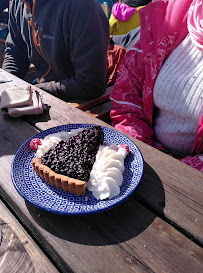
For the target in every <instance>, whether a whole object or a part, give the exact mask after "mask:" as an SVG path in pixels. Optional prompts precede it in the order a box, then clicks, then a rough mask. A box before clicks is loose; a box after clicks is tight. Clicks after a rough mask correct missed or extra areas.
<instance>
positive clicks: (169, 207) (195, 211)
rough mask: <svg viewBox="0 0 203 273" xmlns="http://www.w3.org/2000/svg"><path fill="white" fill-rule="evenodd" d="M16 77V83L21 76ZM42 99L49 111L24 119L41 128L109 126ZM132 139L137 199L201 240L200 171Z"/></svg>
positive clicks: (57, 101)
mask: <svg viewBox="0 0 203 273" xmlns="http://www.w3.org/2000/svg"><path fill="white" fill-rule="evenodd" d="M0 71H1V70H0ZM11 77H14V76H12V75H11ZM14 78H15V77H14ZM17 80H18V83H19V82H20V79H17ZM23 83H24V82H23ZM12 84H13V83H7V84H2V85H1V86H0V92H1V90H2V89H3V86H11V85H12ZM44 102H45V103H46V104H48V105H49V106H50V109H49V111H47V112H46V113H44V114H43V115H42V116H33V117H28V118H25V120H27V121H28V122H29V123H30V124H33V125H35V126H36V127H37V128H39V129H40V130H45V129H47V128H50V127H53V126H57V125H61V124H67V123H87V122H88V123H93V124H95V123H96V124H100V125H103V126H108V125H107V124H106V123H104V122H102V121H100V120H99V119H94V118H93V117H91V116H90V115H88V116H87V115H86V116H85V115H84V112H83V111H80V110H79V109H75V108H74V107H71V106H70V105H68V104H67V103H66V102H63V101H61V100H59V99H57V98H54V99H53V97H52V96H51V95H49V94H48V93H46V92H44ZM59 105H60V107H59ZM130 138H131V137H130ZM131 139H132V140H133V141H134V142H135V144H136V145H137V146H138V147H139V149H140V150H141V152H142V154H143V157H144V160H145V162H146V164H145V176H144V179H143V182H142V183H141V184H140V188H139V189H138V190H137V191H136V193H135V196H136V198H137V200H139V201H142V202H144V203H145V204H146V205H148V206H149V207H151V208H153V209H155V211H156V212H157V213H158V214H159V215H163V216H164V217H166V218H167V219H168V220H169V221H172V222H173V223H174V224H175V225H177V226H178V227H179V228H181V229H183V230H185V232H186V233H187V234H189V235H190V236H192V237H194V238H196V239H197V240H198V241H199V242H201V243H202V241H203V239H202V227H201V225H200V223H201V221H202V200H201V196H202V187H201V184H202V181H203V174H201V173H200V172H198V171H196V170H194V169H193V168H191V167H189V166H187V165H186V164H183V163H181V162H179V161H178V160H176V159H174V158H171V157H170V156H168V155H166V154H164V153H162V152H160V151H158V150H156V149H154V148H152V147H149V146H148V145H145V144H143V143H142V142H140V141H138V140H135V139H133V138H131ZM146 166H147V167H146ZM177 208H178V209H177Z"/></svg>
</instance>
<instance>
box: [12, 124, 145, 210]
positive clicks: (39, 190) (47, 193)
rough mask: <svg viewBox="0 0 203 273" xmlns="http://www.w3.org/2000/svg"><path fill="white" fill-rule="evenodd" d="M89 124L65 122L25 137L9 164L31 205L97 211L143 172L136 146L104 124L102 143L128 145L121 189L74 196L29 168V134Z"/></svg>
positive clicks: (124, 192) (118, 198) (109, 205)
mask: <svg viewBox="0 0 203 273" xmlns="http://www.w3.org/2000/svg"><path fill="white" fill-rule="evenodd" d="M92 126H94V125H92V124H68V125H61V126H57V127H53V128H50V129H48V130H45V131H42V132H40V133H38V134H36V135H35V136H33V137H32V138H30V139H28V140H27V141H26V142H25V143H24V144H23V145H22V146H21V147H20V149H19V150H18V151H17V153H16V155H15V157H14V160H13V164H12V180H13V183H14V186H15V188H16V189H17V191H18V192H19V194H20V195H21V196H22V197H23V198H25V199H26V200H27V201H28V202H30V203H31V204H33V205H34V206H36V207H38V208H40V209H44V210H46V211H50V212H53V213H58V214H70V215H77V214H79V215H81V214H90V213H96V212H101V211H104V210H106V209H110V208H112V207H113V206H115V205H117V204H119V203H120V202H121V201H124V200H125V199H126V198H127V197H128V196H129V195H130V194H132V193H133V191H134V190H135V189H136V187H137V186H138V184H139V182H140V180H141V178H142V174H143V158H142V155H141V153H140V151H139V149H138V148H137V146H136V145H135V144H134V143H133V142H132V141H131V140H130V139H129V138H127V137H126V136H124V135H123V134H122V133H119V132H117V131H115V130H112V129H110V128H107V127H102V128H103V131H104V140H105V142H106V143H113V144H116V145H117V144H120V143H124V144H126V145H128V146H129V148H130V154H129V155H128V157H127V158H126V159H125V171H124V174H123V177H124V181H123V184H122V186H121V192H120V194H119V195H118V196H116V197H114V198H112V199H111V200H108V199H106V200H103V201H101V200H98V201H97V200H96V199H95V198H94V196H93V195H92V194H91V192H89V191H88V190H87V192H86V194H85V195H82V196H78V195H75V194H71V193H68V192H65V191H63V190H61V189H58V188H56V187H54V186H52V185H49V184H48V183H46V182H45V181H43V180H41V179H40V178H39V177H38V176H37V174H36V173H35V171H34V170H33V168H32V163H31V160H32V159H33V158H34V157H35V152H34V151H33V150H32V149H30V141H31V140H32V139H33V138H41V139H42V138H44V137H45V136H47V135H49V134H52V133H57V132H60V131H67V132H68V131H70V130H72V129H76V128H79V127H83V128H89V127H92Z"/></svg>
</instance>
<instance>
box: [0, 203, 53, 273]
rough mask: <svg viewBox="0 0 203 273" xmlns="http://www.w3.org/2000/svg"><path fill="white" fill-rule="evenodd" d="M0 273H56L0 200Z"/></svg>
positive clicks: (50, 263)
mask: <svg viewBox="0 0 203 273" xmlns="http://www.w3.org/2000/svg"><path fill="white" fill-rule="evenodd" d="M0 234H1V237H0V271H1V272H5V273H6V272H21V273H23V272H24V273H28V272H35V273H37V272H39V273H41V272H50V273H54V272H58V270H57V269H56V268H55V266H54V265H53V264H52V262H50V260H49V259H48V258H47V257H46V256H45V255H44V253H43V252H42V250H41V249H40V248H39V247H38V245H37V244H36V243H35V242H34V241H33V239H32V238H31V237H30V236H29V235H28V234H27V232H26V231H25V230H24V229H23V228H22V226H21V225H20V224H19V223H18V222H17V221H16V219H15V218H14V217H13V215H12V214H11V213H10V212H9V211H8V209H7V208H6V207H5V205H4V204H3V203H2V202H1V200H0Z"/></svg>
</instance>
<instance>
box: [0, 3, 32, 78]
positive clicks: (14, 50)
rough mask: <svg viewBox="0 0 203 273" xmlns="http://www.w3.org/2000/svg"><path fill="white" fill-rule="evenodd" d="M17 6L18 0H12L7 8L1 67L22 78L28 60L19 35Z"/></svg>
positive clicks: (25, 47)
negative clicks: (7, 16)
mask: <svg viewBox="0 0 203 273" xmlns="http://www.w3.org/2000/svg"><path fill="white" fill-rule="evenodd" d="M17 7H18V8H19V9H21V8H22V5H21V6H20V5H19V4H18V1H12V4H11V6H10V9H9V21H8V30H9V33H8V36H7V39H6V50H5V58H4V62H3V66H2V68H3V69H4V70H6V71H8V72H9V73H11V74H14V75H16V76H18V77H19V78H22V79H24V78H25V76H26V74H27V71H28V68H29V65H30V61H29V58H28V55H27V46H26V44H25V42H24V41H23V38H22V36H21V32H20V28H19V24H20V11H18V12H17Z"/></svg>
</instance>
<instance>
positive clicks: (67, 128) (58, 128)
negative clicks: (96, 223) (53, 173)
mask: <svg viewBox="0 0 203 273" xmlns="http://www.w3.org/2000/svg"><path fill="white" fill-rule="evenodd" d="M92 126H96V124H81V123H80V124H67V125H59V126H55V127H51V128H49V129H46V130H43V131H41V132H39V133H37V134H35V135H34V136H32V137H30V138H29V139H28V140H27V141H26V142H24V143H23V144H22V145H21V146H20V148H19V149H18V151H17V152H16V154H15V156H14V158H13V161H12V165H11V178H12V182H13V184H14V187H15V189H16V190H17V192H18V193H19V194H20V195H21V196H22V197H23V198H24V199H25V200H26V201H27V202H28V203H30V204H32V205H34V206H35V207H37V208H39V209H42V210H45V211H48V212H52V213H54V214H63V215H64V214H65V215H87V214H88V215H89V214H94V213H99V212H102V211H105V210H109V209H111V208H113V207H114V206H117V205H119V204H120V203H121V202H123V201H125V200H126V199H127V198H128V197H129V196H130V195H131V194H132V193H133V192H134V191H135V189H136V188H137V187H138V185H139V184H140V182H141V180H142V177H143V173H144V159H143V156H142V153H141V152H140V150H139V148H138V147H137V145H136V144H135V143H134V142H133V141H132V140H131V139H129V138H128V137H127V136H125V135H124V134H122V132H119V131H116V130H114V129H112V128H108V127H105V126H101V127H102V128H103V130H104V131H105V130H110V131H111V133H112V132H113V133H114V134H117V135H118V136H120V137H121V136H122V137H123V138H124V139H125V140H127V141H128V142H129V143H130V144H131V145H132V146H133V147H134V148H135V149H136V150H137V153H138V154H139V157H140V159H141V166H139V167H140V169H141V170H140V178H139V180H138V182H137V184H136V185H135V186H134V188H133V189H132V190H131V191H130V192H129V193H128V194H126V195H125V196H123V195H121V196H120V195H119V196H120V198H119V199H118V198H117V197H115V198H113V199H111V200H108V199H107V200H102V201H101V200H99V201H97V202H96V203H97V204H98V203H99V202H100V203H101V202H102V203H106V202H110V204H109V205H106V206H105V207H103V208H94V209H92V210H89V211H84V209H83V210H82V211H70V210H68V209H69V205H67V210H64V211H61V210H60V211H59V210H57V209H52V208H48V207H46V206H45V205H43V204H41V203H38V202H35V201H33V200H30V199H29V198H28V196H27V195H26V194H25V193H24V192H23V191H22V190H21V189H20V188H19V187H18V184H17V182H16V180H15V178H14V166H15V161H16V158H17V157H18V155H19V153H20V152H21V150H22V149H23V148H24V146H26V145H28V144H29V143H30V141H31V140H32V139H33V138H36V137H39V136H40V137H42V136H43V137H45V136H46V135H48V134H50V133H52V132H50V131H54V132H55V131H56V132H60V131H64V130H65V131H67V132H68V131H70V130H72V129H75V128H79V127H82V128H90V127H92ZM107 142H108V139H107ZM31 152H32V153H33V155H34V152H33V151H31ZM33 157H34V156H33ZM132 182H133V181H131V183H132ZM42 183H46V182H42ZM129 186H130V184H129V185H128V188H129ZM52 187H54V186H52ZM54 188H55V187H54ZM60 191H62V192H63V190H60ZM69 194H70V193H69ZM90 194H91V193H90ZM70 195H72V194H70ZM73 196H75V195H73ZM76 197H78V196H76ZM83 197H84V196H83ZM56 199H57V198H56ZM116 199H118V200H116ZM95 200H96V199H95ZM112 200H115V202H112ZM69 203H70V201H69V202H68V204H69ZM81 206H83V205H81Z"/></svg>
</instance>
